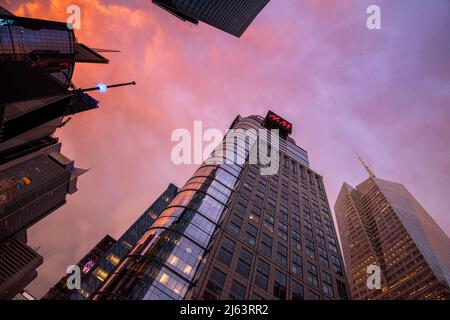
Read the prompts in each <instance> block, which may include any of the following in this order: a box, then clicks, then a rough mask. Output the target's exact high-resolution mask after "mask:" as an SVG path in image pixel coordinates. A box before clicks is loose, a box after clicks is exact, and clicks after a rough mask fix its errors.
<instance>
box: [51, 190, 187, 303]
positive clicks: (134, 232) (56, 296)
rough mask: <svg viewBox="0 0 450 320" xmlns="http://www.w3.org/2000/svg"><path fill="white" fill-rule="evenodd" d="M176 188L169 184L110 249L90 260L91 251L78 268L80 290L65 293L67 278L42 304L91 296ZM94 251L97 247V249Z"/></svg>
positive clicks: (156, 216) (171, 198)
mask: <svg viewBox="0 0 450 320" xmlns="http://www.w3.org/2000/svg"><path fill="white" fill-rule="evenodd" d="M177 192H178V188H177V187H176V186H175V185H173V184H169V186H168V187H167V188H166V190H165V191H164V192H163V193H162V194H161V195H160V196H159V197H158V198H157V199H156V201H155V202H153V203H152V205H151V206H150V207H149V208H148V209H147V210H146V211H145V212H144V213H143V214H142V215H141V216H140V217H139V218H138V219H137V220H136V221H135V222H134V223H133V224H132V225H131V227H130V228H128V230H127V231H126V232H125V233H124V234H123V235H122V236H121V237H120V238H119V239H118V240H117V241H115V240H114V242H112V243H111V245H109V246H107V247H105V249H104V250H101V251H99V250H95V252H97V253H98V252H100V254H96V255H95V257H96V258H93V257H92V251H91V253H90V254H88V255H87V256H86V257H85V258H84V259H82V261H80V262H79V263H78V266H79V267H80V268H81V270H82V273H83V274H82V276H83V278H82V281H81V289H80V290H68V289H67V286H66V280H67V277H64V278H63V279H62V280H60V281H59V282H58V283H57V284H56V285H55V286H54V287H53V288H52V289H50V290H49V292H48V293H47V294H46V295H45V296H44V297H43V298H42V299H45V300H84V299H87V298H89V296H90V295H91V294H92V293H94V292H95V291H96V290H97V288H98V287H100V285H101V284H102V283H103V282H104V281H105V279H106V278H107V276H108V275H109V273H111V272H112V271H113V270H114V268H115V267H116V266H117V264H118V263H119V262H120V260H121V259H123V257H125V256H126V255H127V254H129V252H130V251H131V248H133V246H134V245H136V242H137V241H138V240H139V239H140V238H141V237H142V235H143V234H144V232H145V231H147V230H148V228H149V227H150V226H151V225H152V224H153V222H154V221H155V220H156V219H157V218H158V216H159V215H160V214H161V212H162V211H163V210H164V209H165V208H166V207H167V205H168V204H169V203H170V202H171V201H172V200H173V198H174V197H175V196H176V195H177ZM97 247H99V246H98V245H97ZM100 247H101V246H100Z"/></svg>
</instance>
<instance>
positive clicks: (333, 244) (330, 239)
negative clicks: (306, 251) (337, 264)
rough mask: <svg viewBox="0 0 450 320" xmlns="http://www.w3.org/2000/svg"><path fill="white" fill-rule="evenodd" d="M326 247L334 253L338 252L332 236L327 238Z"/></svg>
mask: <svg viewBox="0 0 450 320" xmlns="http://www.w3.org/2000/svg"><path fill="white" fill-rule="evenodd" d="M328 248H329V249H330V250H331V251H333V252H334V253H338V250H337V246H336V240H335V239H334V238H331V237H330V238H329V240H328Z"/></svg>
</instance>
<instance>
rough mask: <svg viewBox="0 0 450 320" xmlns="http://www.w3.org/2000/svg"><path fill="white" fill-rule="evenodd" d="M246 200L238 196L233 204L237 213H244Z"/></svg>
mask: <svg viewBox="0 0 450 320" xmlns="http://www.w3.org/2000/svg"><path fill="white" fill-rule="evenodd" d="M247 202H248V201H247V200H245V199H243V198H239V200H238V202H237V203H236V206H235V210H236V211H237V212H238V213H239V215H241V216H243V215H245V211H246V210H247Z"/></svg>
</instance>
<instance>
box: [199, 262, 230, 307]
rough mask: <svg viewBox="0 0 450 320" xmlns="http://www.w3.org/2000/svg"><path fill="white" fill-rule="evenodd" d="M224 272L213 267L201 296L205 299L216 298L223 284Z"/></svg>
mask: <svg viewBox="0 0 450 320" xmlns="http://www.w3.org/2000/svg"><path fill="white" fill-rule="evenodd" d="M226 277H227V276H226V274H225V273H223V272H222V271H220V270H219V269H217V268H213V270H212V272H211V275H210V277H209V280H208V283H207V284H206V290H205V292H204V293H203V298H204V299H207V300H216V299H217V298H218V297H219V296H220V293H221V292H222V288H223V285H224V284H225V279H226Z"/></svg>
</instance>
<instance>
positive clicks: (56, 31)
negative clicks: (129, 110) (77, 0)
mask: <svg viewBox="0 0 450 320" xmlns="http://www.w3.org/2000/svg"><path fill="white" fill-rule="evenodd" d="M76 63H104V64H105V63H108V60H107V59H105V58H104V57H102V56H101V55H99V54H98V53H97V52H96V51H95V50H92V49H90V48H88V47H86V46H85V45H83V44H81V43H78V42H77V41H76V38H75V33H74V30H73V29H71V28H69V27H68V26H67V24H66V23H62V22H54V21H46V20H40V19H31V18H24V17H17V16H15V15H13V14H12V13H11V12H9V11H8V10H6V9H5V8H2V7H0V73H1V75H2V76H1V77H0V92H1V94H0V245H4V246H13V245H17V244H16V243H15V242H16V241H21V242H23V246H25V243H26V237H23V235H25V231H26V229H27V228H29V227H30V226H32V225H33V224H35V223H37V222H38V221H40V220H41V219H42V218H44V217H45V216H47V215H48V214H50V213H52V212H53V211H54V210H55V209H57V208H59V207H60V206H62V205H63V204H64V203H65V201H66V195H67V194H72V193H74V192H75V191H76V190H77V188H76V183H77V178H78V177H79V176H80V175H81V174H83V173H84V172H85V171H86V170H82V169H79V168H76V167H75V165H74V162H73V161H71V160H69V159H67V158H66V157H65V156H63V155H62V154H61V144H60V143H59V142H58V139H57V138H55V137H53V134H54V133H55V131H56V130H57V129H58V128H61V127H63V126H64V125H65V124H66V123H67V122H68V121H69V120H70V118H69V119H67V120H64V118H65V117H66V116H70V115H73V114H76V113H79V112H83V111H86V110H91V109H95V108H97V107H98V101H96V100H95V99H93V98H92V97H91V96H89V95H88V94H86V90H81V89H78V88H76V86H75V85H74V84H73V83H72V75H73V72H74V68H75V64H76ZM12 239H14V241H13V242H10V241H12ZM8 259H13V258H12V257H11V256H6V255H5V256H0V263H4V265H9V264H10V263H13V261H8ZM33 261H34V260H33ZM41 263H42V261H41ZM6 274H8V273H5V275H6ZM30 274H31V273H30ZM11 277H12V278H11V279H9V280H8V281H13V280H17V279H18V278H17V277H16V276H14V275H11ZM32 278H33V277H29V278H28V279H29V280H30V281H31V280H32ZM8 281H7V282H8ZM16 284H22V286H25V285H27V283H25V281H21V282H17V283H16ZM22 290H23V287H22ZM22 290H20V291H22ZM20 291H19V292H20Z"/></svg>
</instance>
